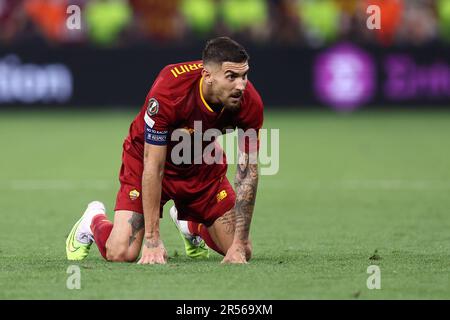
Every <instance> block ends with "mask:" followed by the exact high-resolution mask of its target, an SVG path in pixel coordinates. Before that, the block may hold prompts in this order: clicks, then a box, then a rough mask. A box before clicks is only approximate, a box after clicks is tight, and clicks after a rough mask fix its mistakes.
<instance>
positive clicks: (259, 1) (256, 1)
mask: <svg viewBox="0 0 450 320" xmlns="http://www.w3.org/2000/svg"><path fill="white" fill-rule="evenodd" d="M221 11H222V17H223V21H224V23H225V26H226V27H227V28H228V30H229V31H230V33H231V34H232V35H236V34H238V35H239V34H240V35H242V36H246V37H249V38H251V39H252V40H253V41H256V42H259V41H262V40H265V39H266V38H267V37H268V36H269V35H270V30H268V28H267V21H268V17H269V11H268V4H267V1H265V0H223V1H222V6H221Z"/></svg>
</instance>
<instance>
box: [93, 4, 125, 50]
mask: <svg viewBox="0 0 450 320" xmlns="http://www.w3.org/2000/svg"><path fill="white" fill-rule="evenodd" d="M84 10H85V17H86V23H87V25H88V33H89V37H90V38H91V40H92V41H93V42H94V43H96V44H98V45H102V46H111V45H113V44H114V43H116V42H117V40H118V37H119V35H120V33H121V32H122V31H123V30H124V28H125V27H126V26H127V25H128V24H129V23H130V21H131V19H132V11H131V8H130V6H129V4H128V2H127V1H126V0H91V1H89V2H88V3H87V5H86V7H85V9H84Z"/></svg>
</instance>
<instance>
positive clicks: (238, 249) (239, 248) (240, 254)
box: [222, 241, 252, 264]
mask: <svg viewBox="0 0 450 320" xmlns="http://www.w3.org/2000/svg"><path fill="white" fill-rule="evenodd" d="M251 255H252V245H251V242H250V241H248V242H247V243H236V242H235V243H233V244H232V245H231V247H230V248H229V249H228V251H227V254H226V255H225V258H223V260H222V263H244V264H245V263H247V261H248V260H250V258H251Z"/></svg>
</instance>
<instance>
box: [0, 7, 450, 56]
mask: <svg viewBox="0 0 450 320" xmlns="http://www.w3.org/2000/svg"><path fill="white" fill-rule="evenodd" d="M69 5H78V6H79V7H80V8H81V13H82V19H81V23H82V28H81V30H69V29H68V28H67V26H66V22H67V19H68V18H69V16H70V14H71V13H70V12H69V13H67V8H68V6H69ZM369 5H377V6H379V7H380V9H381V30H369V29H368V28H367V26H366V22H367V19H368V17H369V15H368V13H367V8H368V6H369ZM87 32H88V33H87ZM87 35H88V37H87ZM219 35H230V36H232V37H235V38H237V39H238V40H239V41H245V42H253V43H261V44H273V43H277V44H279V45H287V44H288V45H300V46H301V45H306V46H310V47H317V46H323V45H328V44H330V43H333V42H334V41H338V40H350V41H353V42H357V43H360V44H363V45H364V44H371V45H383V46H391V45H425V44H429V43H432V42H433V41H437V40H439V39H442V40H443V41H445V42H446V43H450V0H406V1H405V0H70V1H69V0H0V42H1V43H11V42H13V43H20V42H30V41H31V42H33V41H35V40H38V41H39V40H40V39H45V40H47V41H49V42H51V43H62V44H65V43H68V42H74V41H77V42H87V41H89V43H94V44H95V45H101V46H113V45H116V44H118V43H120V44H124V45H131V44H134V43H142V42H144V43H145V42H149V43H152V44H157V45H158V44H161V43H163V42H166V43H171V44H172V43H177V44H178V43H180V42H185V43H188V42H191V41H196V40H197V39H202V40H204V39H205V38H209V37H214V36H219Z"/></svg>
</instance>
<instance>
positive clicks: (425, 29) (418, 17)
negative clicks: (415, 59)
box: [399, 0, 438, 45]
mask: <svg viewBox="0 0 450 320" xmlns="http://www.w3.org/2000/svg"><path fill="white" fill-rule="evenodd" d="M399 29H400V30H399V38H400V39H399V41H400V42H401V43H404V44H413V45H424V44H427V43H429V42H431V41H433V40H435V39H436V37H437V31H438V30H437V29H438V26H437V21H436V15H435V12H434V11H433V9H432V7H431V6H430V5H429V2H428V1H426V0H409V1H407V2H405V10H404V14H403V20H402V23H401V24H400V28H399Z"/></svg>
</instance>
